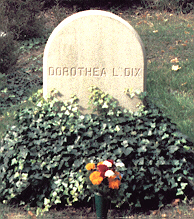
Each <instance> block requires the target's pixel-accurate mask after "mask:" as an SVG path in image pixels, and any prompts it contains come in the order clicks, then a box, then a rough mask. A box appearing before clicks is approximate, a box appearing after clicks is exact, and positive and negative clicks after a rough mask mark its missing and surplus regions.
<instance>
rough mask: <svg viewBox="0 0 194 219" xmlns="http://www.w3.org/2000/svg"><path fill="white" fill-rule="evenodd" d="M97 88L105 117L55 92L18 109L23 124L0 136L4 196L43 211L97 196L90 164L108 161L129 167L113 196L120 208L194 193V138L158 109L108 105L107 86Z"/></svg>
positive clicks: (0, 186) (159, 202)
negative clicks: (91, 187) (89, 178)
mask: <svg viewBox="0 0 194 219" xmlns="http://www.w3.org/2000/svg"><path fill="white" fill-rule="evenodd" d="M93 92H94V93H95V98H92V97H91V102H92V101H93V100H94V102H95V104H96V106H97V103H98V102H99V105H98V106H97V108H98V109H100V106H102V107H105V106H106V107H105V108H106V110H107V113H106V114H100V113H99V114H98V115H97V114H86V115H82V114H81V113H80V112H79V111H78V104H77V99H76V97H73V98H72V99H71V100H70V102H69V103H62V102H59V101H58V100H57V99H56V97H55V95H56V94H54V95H53V96H52V97H51V98H50V99H49V100H48V101H45V100H43V99H42V97H41V93H40V92H38V93H36V94H35V95H34V96H33V97H32V98H31V99H30V100H31V102H32V103H33V104H34V106H33V107H31V108H25V109H23V110H20V111H18V112H16V113H15V121H16V124H17V125H15V126H12V127H10V130H9V131H8V132H7V133H6V135H5V136H4V138H3V139H2V141H1V155H0V176H1V177H0V194H1V197H0V198H1V201H3V200H4V201H6V202H10V201H17V202H20V203H29V204H31V205H34V206H38V207H39V208H38V210H40V209H41V208H42V207H44V210H48V209H49V208H50V207H51V206H53V205H58V204H63V205H64V204H74V203H76V202H79V203H80V202H81V203H83V202H84V203H85V202H86V201H87V200H90V199H91V197H92V196H93V194H91V193H90V191H89V190H88V187H87V183H86V179H85V173H86V170H85V165H86V163H88V162H89V161H93V162H95V161H96V162H97V161H100V160H106V159H113V160H115V161H117V160H121V161H122V162H124V163H125V166H126V170H125V171H124V177H123V180H122V183H121V186H120V190H119V193H120V196H119V197H117V198H116V199H114V200H112V202H113V203H114V204H115V205H117V206H126V205H127V206H129V205H130V206H135V207H140V206H142V207H145V206H146V203H149V204H152V206H153V207H156V206H158V205H162V204H165V203H167V202H169V201H171V200H172V199H173V198H175V197H185V196H187V195H188V194H191V191H192V184H193V180H194V177H193V174H194V160H193V159H194V158H193V152H192V149H191V147H192V146H193V144H192V142H190V141H189V140H188V139H187V138H186V137H185V136H183V135H182V134H181V133H180V132H179V131H178V130H177V129H176V126H175V125H174V124H172V123H171V122H170V120H169V119H168V118H166V117H165V116H164V115H163V114H162V113H161V112H160V111H159V110H158V109H157V108H155V107H152V106H147V107H146V108H145V109H144V110H142V111H139V112H136V113H133V114H130V113H128V112H125V111H122V110H121V109H119V107H118V106H116V107H115V106H111V105H109V103H110V102H111V101H110V97H109V95H104V96H106V97H108V98H105V99H102V93H101V91H99V90H98V89H93ZM98 92H99V99H97V95H96V93H98ZM102 102H103V104H102ZM112 102H114V101H112ZM100 104H101V105H100ZM107 105H108V108H107ZM100 111H101V112H103V110H102V108H101V110H100ZM188 191H189V193H188ZM149 206H150V205H149Z"/></svg>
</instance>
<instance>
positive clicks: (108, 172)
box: [104, 170, 115, 177]
mask: <svg viewBox="0 0 194 219" xmlns="http://www.w3.org/2000/svg"><path fill="white" fill-rule="evenodd" d="M104 175H105V176H106V177H111V176H114V175H115V173H114V172H113V171H112V170H107V171H106V172H105V174H104Z"/></svg>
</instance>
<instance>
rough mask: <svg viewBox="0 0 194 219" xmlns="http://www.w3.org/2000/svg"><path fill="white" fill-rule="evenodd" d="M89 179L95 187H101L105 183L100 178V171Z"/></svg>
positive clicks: (95, 172)
mask: <svg viewBox="0 0 194 219" xmlns="http://www.w3.org/2000/svg"><path fill="white" fill-rule="evenodd" d="M89 178H90V181H91V182H92V184H93V185H100V183H101V182H102V181H103V177H101V176H100V172H98V171H94V172H93V173H91V174H90V177H89Z"/></svg>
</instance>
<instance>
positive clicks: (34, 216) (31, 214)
mask: <svg viewBox="0 0 194 219" xmlns="http://www.w3.org/2000/svg"><path fill="white" fill-rule="evenodd" d="M28 214H29V215H30V216H31V219H36V215H34V214H33V213H32V212H31V211H28Z"/></svg>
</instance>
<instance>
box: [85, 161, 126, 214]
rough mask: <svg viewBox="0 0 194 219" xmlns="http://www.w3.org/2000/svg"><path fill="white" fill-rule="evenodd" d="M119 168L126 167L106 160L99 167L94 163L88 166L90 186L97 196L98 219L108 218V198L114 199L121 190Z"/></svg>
mask: <svg viewBox="0 0 194 219" xmlns="http://www.w3.org/2000/svg"><path fill="white" fill-rule="evenodd" d="M117 167H124V164H123V163H121V162H119V163H115V162H114V161H113V160H105V161H102V162H99V163H98V164H97V165H95V164H94V163H88V164H87V165H86V169H87V170H88V174H89V177H88V183H89V185H88V186H89V189H90V190H91V191H93V192H94V194H95V206H96V214H97V218H106V214H107V211H108V208H107V207H106V206H107V203H108V198H109V199H112V198H113V197H114V196H115V195H116V194H115V191H117V190H118V189H119V186H120V184H121V179H122V174H121V173H120V172H118V171H116V168H117ZM115 197H116V196H115ZM103 209H104V212H103Z"/></svg>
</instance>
